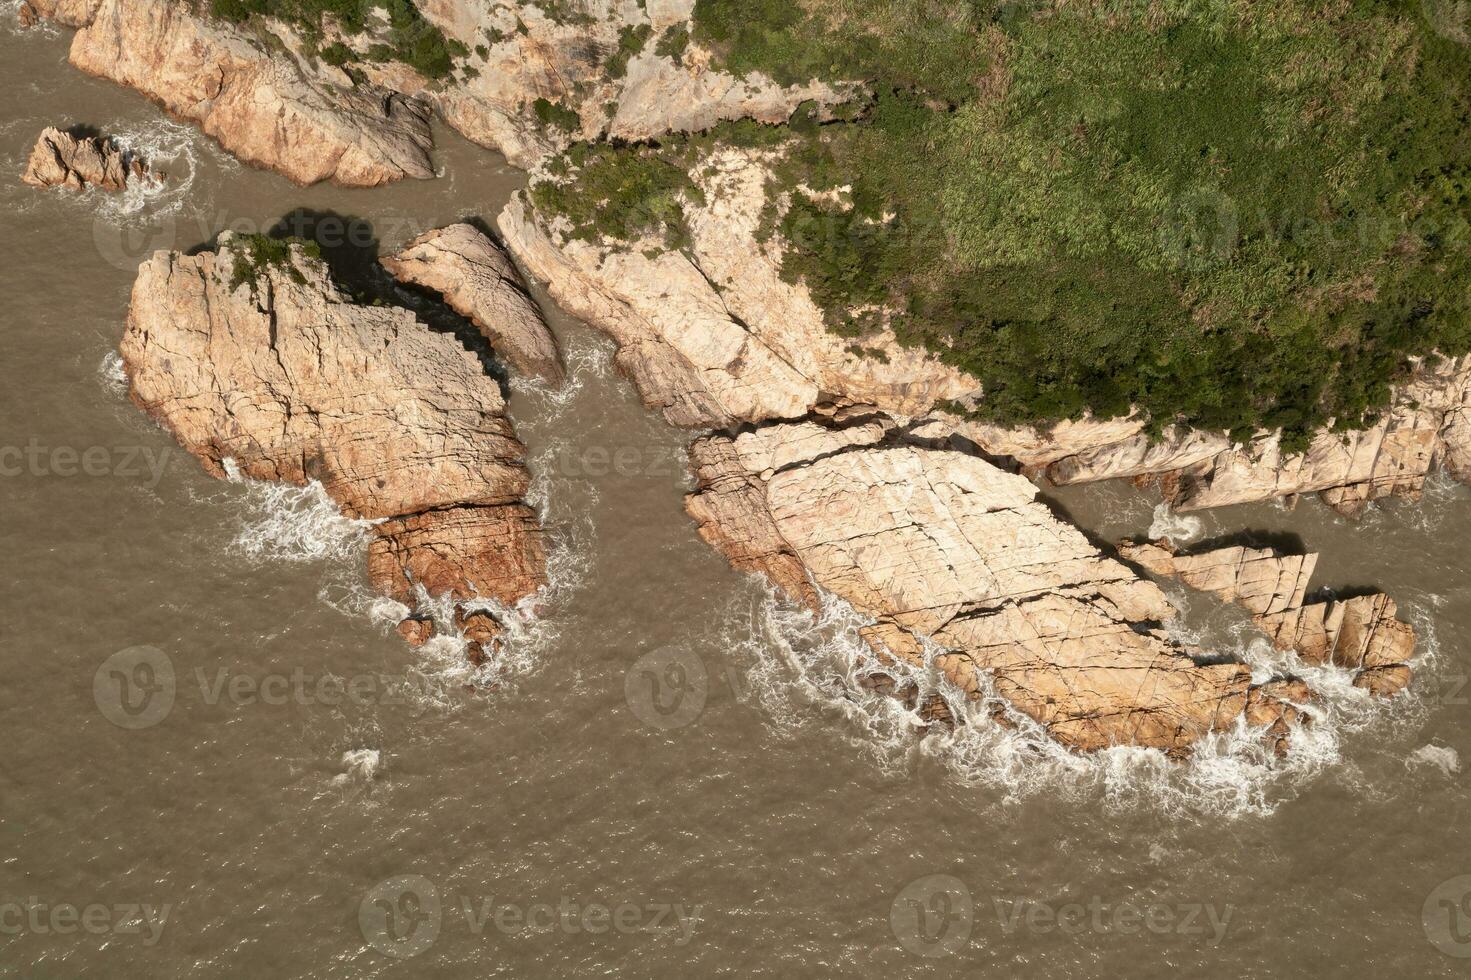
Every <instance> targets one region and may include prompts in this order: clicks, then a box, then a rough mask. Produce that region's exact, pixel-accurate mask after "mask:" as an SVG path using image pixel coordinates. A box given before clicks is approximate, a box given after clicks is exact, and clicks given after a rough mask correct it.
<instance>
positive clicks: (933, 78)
mask: <svg viewBox="0 0 1471 980" xmlns="http://www.w3.org/2000/svg"><path fill="white" fill-rule="evenodd" d="M1425 9H1426V8H1425V7H1424V5H1422V4H1421V3H1420V2H1418V0H1342V2H1340V3H1334V4H1323V3H1316V2H1310V0H1278V2H1276V3H1272V4H1261V3H1256V2H1250V0H1151V2H1144V0H1091V2H1084V3H1079V2H1076V0H1072V2H1069V3H1060V2H1046V0H1035V2H1030V3H1018V2H1012V3H998V2H990V0H969V2H966V0H957V2H953V3H946V4H939V3H936V2H934V0H800V2H797V3H792V2H789V0H739V2H737V0H698V2H697V4H696V8H695V18H694V37H695V38H696V39H697V40H698V41H700V43H702V44H704V45H706V46H709V47H711V48H713V49H714V50H715V51H716V52H717V54H718V55H719V56H720V58H722V59H723V61H724V63H725V64H726V66H728V67H729V68H730V69H731V70H734V71H736V72H739V73H749V72H752V71H761V72H765V73H767V74H769V75H771V76H772V77H775V78H777V79H779V80H781V81H783V82H800V81H808V80H811V79H813V78H817V79H823V80H841V79H857V80H862V81H863V82H865V83H866V85H867V88H868V90H869V91H870V92H871V93H872V98H871V99H870V100H869V102H868V104H867V105H866V106H865V107H864V108H863V110H862V113H861V115H860V116H858V117H857V118H853V119H851V120H849V121H846V122H839V123H836V124H829V125H822V126H819V125H817V123H816V120H815V118H814V116H813V114H812V113H811V112H810V111H803V112H801V113H799V114H798V116H797V117H794V119H793V121H792V124H791V125H790V126H788V127H785V128H780V129H775V130H770V129H767V128H765V127H755V128H754V129H753V128H751V127H745V128H741V127H722V128H721V129H720V130H718V131H716V132H715V133H711V134H707V135H706V136H703V137H698V138H693V139H676V140H670V141H666V142H665V143H664V144H663V145H662V146H658V147H625V148H620V149H614V148H610V147H601V148H598V149H596V150H593V149H588V148H581V149H580V150H579V152H580V153H581V155H582V157H583V160H584V161H585V163H586V164H587V165H585V166H578V165H576V163H575V161H573V160H572V159H571V158H570V156H569V159H568V160H566V161H564V162H563V164H562V166H563V167H564V173H565V174H566V176H565V177H563V178H562V180H563V181H565V182H566V184H565V186H557V187H556V189H555V190H552V189H550V188H549V187H548V185H545V184H544V185H539V186H538V188H537V189H536V190H535V191H534V192H533V196H534V197H535V198H537V203H538V206H543V207H546V208H547V209H549V210H551V211H553V212H555V213H561V214H564V215H567V216H568V217H569V218H570V220H572V222H573V224H574V226H575V227H577V228H578V229H579V233H581V234H584V235H590V236H596V235H600V234H601V235H604V236H606V237H613V238H616V237H619V236H618V234H617V232H618V229H619V228H627V227H635V228H645V227H647V221H648V219H649V218H650V216H652V215H663V216H666V217H667V218H668V219H669V221H670V231H669V241H670V242H672V243H679V242H680V241H682V240H683V238H682V233H681V230H680V229H681V228H682V222H683V212H682V211H681V210H679V209H678V208H677V207H671V206H670V205H669V202H671V201H673V202H677V201H678V200H680V199H681V196H683V199H685V200H689V199H691V195H692V194H693V193H695V191H694V188H693V185H692V183H689V182H688V181H687V179H686V180H685V181H681V180H680V179H679V178H680V176H682V175H683V174H686V173H689V172H695V168H696V167H698V165H699V163H698V156H699V153H700V152H701V148H702V146H705V145H708V143H709V142H710V141H712V140H730V141H735V142H740V141H741V140H746V141H748V142H750V141H753V140H754V141H756V142H757V143H759V144H760V145H766V146H774V145H781V146H783V147H784V148H785V156H784V160H783V162H782V163H781V164H780V165H779V166H778V168H777V173H776V177H775V179H774V181H773V187H772V190H773V191H774V192H777V193H773V194H771V199H772V205H771V211H770V213H769V214H768V215H767V218H766V221H765V228H766V229H768V230H769V232H770V233H772V234H779V235H780V238H781V240H782V242H783V243H784V260H783V274H784V275H785V276H786V277H787V278H788V279H789V280H790V281H793V282H796V281H801V282H804V283H805V284H806V285H807V287H808V288H809V289H810V291H811V292H812V294H813V297H814V299H815V300H816V301H817V302H818V303H819V304H820V306H821V307H822V308H823V309H824V311H825V312H826V316H827V319H828V322H829V325H830V326H831V328H832V329H833V330H834V331H836V332H837V333H839V334H841V335H844V336H847V337H851V338H853V340H854V341H855V346H856V347H858V348H865V345H864V344H863V343H862V340H863V339H864V338H865V337H867V336H870V335H871V334H872V332H873V331H874V330H875V329H877V328H879V327H880V326H888V327H891V328H892V329H893V330H894V331H895V332H896V333H897V334H898V336H899V337H900V338H901V340H904V341H905V342H907V343H912V344H923V345H925V346H926V347H928V348H930V349H932V350H934V351H936V352H938V353H939V354H940V355H941V356H942V357H943V358H944V359H945V360H947V361H948V362H950V363H952V364H954V365H956V366H958V367H961V368H963V369H964V370H966V371H968V372H970V373H971V374H972V375H974V376H975V377H976V378H977V379H978V380H979V381H980V382H981V383H982V385H983V386H984V389H985V398H984V401H983V403H982V405H981V406H980V408H979V409H978V414H981V415H984V416H985V417H987V418H989V419H993V420H996V421H1000V422H1006V423H1014V422H1047V421H1052V420H1057V419H1062V418H1071V417H1077V416H1078V415H1080V414H1081V413H1083V412H1085V411H1088V410H1091V411H1093V412H1095V413H1098V414H1104V415H1112V414H1121V413H1125V412H1127V411H1128V410H1129V408H1130V407H1131V406H1136V407H1138V408H1140V409H1142V410H1143V411H1144V412H1146V413H1148V415H1149V417H1150V418H1151V420H1152V423H1153V424H1154V426H1156V427H1158V426H1162V425H1165V424H1169V423H1173V422H1182V423H1185V424H1188V425H1192V426H1197V427H1203V428H1210V429H1226V430H1230V431H1232V432H1233V433H1234V434H1236V435H1237V436H1238V437H1242V436H1245V435H1247V434H1249V433H1250V432H1251V431H1252V430H1254V429H1256V428H1258V427H1278V426H1280V427H1282V428H1284V430H1285V431H1286V432H1287V435H1288V442H1289V445H1290V446H1301V445H1302V444H1303V443H1304V442H1305V438H1306V434H1307V433H1308V432H1309V431H1311V430H1312V429H1313V428H1315V427H1317V426H1319V425H1322V424H1324V423H1326V422H1327V421H1329V420H1336V421H1337V424H1338V426H1339V427H1340V428H1347V427H1351V426H1355V425H1358V424H1361V423H1362V422H1364V421H1365V420H1366V419H1369V418H1372V416H1373V413H1374V411H1375V410H1376V409H1379V408H1381V407H1382V406H1383V405H1384V404H1385V402H1386V399H1387V397H1388V391H1389V386H1390V384H1391V383H1392V382H1394V381H1395V380H1396V379H1397V378H1399V377H1401V376H1402V374H1403V371H1404V370H1405V365H1406V362H1407V358H1408V357H1410V356H1412V355H1417V354H1425V353H1428V352H1430V351H1432V350H1439V351H1440V352H1442V353H1444V354H1447V355H1456V354H1461V353H1465V352H1467V351H1468V350H1471V45H1468V44H1467V43H1464V42H1463V41H1462V40H1460V39H1458V38H1457V37H1456V36H1455V33H1454V32H1453V31H1447V30H1445V29H1444V25H1441V24H1432V23H1430V22H1429V21H1427V20H1426V19H1425V14H1424V10H1425ZM574 149H577V148H574ZM661 165H662V167H663V168H665V169H660V168H661ZM666 171H670V172H666ZM672 171H678V174H675V173H673V172H672ZM799 184H800V185H802V186H805V187H807V188H810V189H811V190H813V191H814V192H817V193H816V194H814V195H813V196H811V197H809V196H807V195H804V194H802V193H792V194H789V195H788V194H783V193H779V192H783V191H789V190H791V189H793V188H795V187H797V186H798V185H799ZM840 190H841V191H842V192H841V193H835V192H838V191H840ZM588 198H592V199H593V200H594V201H595V203H593V204H589V203H588V201H587V199H588ZM648 198H652V199H653V200H654V201H656V202H658V203H659V204H660V206H659V207H655V208H653V209H649V208H647V207H645V206H644V205H645V201H646V199H648ZM786 199H790V205H789V206H788V207H786V208H785V209H778V207H777V202H778V201H781V200H786ZM625 208H626V209H629V213H630V214H635V215H638V216H639V217H637V218H635V219H634V220H633V221H632V223H631V224H630V223H629V222H628V221H625V220H623V218H622V217H620V212H621V211H622V209H625ZM623 237H624V240H627V236H626V235H625V236H623Z"/></svg>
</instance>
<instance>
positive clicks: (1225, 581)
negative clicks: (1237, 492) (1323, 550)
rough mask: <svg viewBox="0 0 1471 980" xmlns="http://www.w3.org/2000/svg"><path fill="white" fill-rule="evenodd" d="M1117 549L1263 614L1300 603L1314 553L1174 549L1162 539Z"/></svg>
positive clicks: (1314, 561) (1315, 559)
mask: <svg viewBox="0 0 1471 980" xmlns="http://www.w3.org/2000/svg"><path fill="white" fill-rule="evenodd" d="M1119 554H1120V555H1121V556H1122V557H1124V558H1126V559H1128V560H1129V561H1133V562H1137V563H1138V564H1139V565H1141V566H1143V567H1144V568H1145V569H1146V570H1147V571H1150V572H1153V573H1155V574H1156V575H1168V576H1173V577H1177V578H1179V579H1180V580H1181V581H1182V582H1184V583H1185V584H1186V585H1188V586H1190V587H1191V588H1192V589H1199V590H1200V591H1202V592H1211V593H1214V594H1215V595H1216V596H1217V597H1218V598H1219V599H1221V600H1222V601H1223V602H1235V603H1237V604H1238V605H1241V606H1245V607H1246V608H1247V609H1248V610H1250V611H1251V612H1252V613H1253V614H1255V615H1258V616H1261V615H1267V614H1272V613H1280V612H1283V611H1285V610H1288V609H1296V608H1298V607H1300V606H1301V605H1302V603H1303V596H1304V595H1305V594H1306V592H1307V587H1308V579H1310V578H1311V577H1312V575H1313V569H1314V568H1315V567H1317V564H1318V556H1317V555H1315V554H1312V555H1279V554H1277V552H1275V551H1273V550H1271V549H1270V548H1243V547H1231V548H1218V549H1217V550H1215V551H1207V552H1205V553H1204V554H1199V555H1177V554H1175V553H1174V552H1173V551H1172V550H1171V549H1170V548H1169V547H1168V546H1167V544H1166V545H1160V544H1147V543H1146V544H1133V543H1131V542H1125V543H1123V544H1121V545H1119Z"/></svg>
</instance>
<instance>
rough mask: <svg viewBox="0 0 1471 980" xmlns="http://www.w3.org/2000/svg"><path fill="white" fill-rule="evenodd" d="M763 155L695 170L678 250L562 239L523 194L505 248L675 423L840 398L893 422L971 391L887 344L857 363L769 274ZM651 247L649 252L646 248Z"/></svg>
mask: <svg viewBox="0 0 1471 980" xmlns="http://www.w3.org/2000/svg"><path fill="white" fill-rule="evenodd" d="M769 163H770V156H769V154H765V153H761V152H756V151H742V150H721V151H718V152H716V153H715V154H714V155H713V156H712V157H711V159H710V160H708V161H706V162H705V163H704V164H702V165H701V166H700V167H699V168H697V170H696V173H695V175H694V176H695V178H696V180H697V183H698V184H699V185H700V187H701V190H702V191H703V193H704V198H705V200H704V202H703V203H700V202H694V201H690V202H686V203H685V213H686V215H687V217H688V221H689V225H690V231H691V238H692V243H691V247H690V248H689V249H688V250H687V251H680V252H665V253H663V254H659V255H656V256H653V257H651V256H649V255H645V254H644V243H639V244H635V245H633V246H623V247H618V248H610V247H608V246H598V245H594V244H591V243H588V242H582V241H576V240H565V239H564V238H563V236H562V235H561V233H560V232H559V231H558V230H557V228H555V227H549V226H548V225H547V224H546V223H545V221H543V220H542V219H540V218H538V217H537V216H536V215H534V214H532V213H531V212H530V210H529V209H528V206H527V204H526V202H525V201H524V200H522V199H521V198H519V197H518V198H515V199H513V200H512V201H511V202H510V203H509V204H508V205H507V206H506V208H505V210H504V211H503V212H502V213H501V215H500V218H499V219H498V226H499V228H500V231H501V235H502V237H503V238H504V240H505V242H506V244H507V246H508V247H509V248H510V249H511V250H512V251H513V252H515V254H516V256H517V258H518V259H520V260H521V262H522V263H523V264H524V265H525V266H526V267H527V268H528V269H529V270H530V271H531V273H532V274H533V275H535V276H537V277H538V278H540V279H542V280H544V281H546V282H547V284H548V289H549V290H550V292H551V294H552V296H553V298H555V299H556V300H557V302H558V303H559V304H560V305H561V306H562V307H563V308H564V309H566V310H568V311H569V312H571V313H573V314H574V315H576V316H579V317H581V318H583V319H585V320H587V321H589V322H590V323H592V324H593V325H594V326H596V327H598V328H599V329H601V330H603V331H605V332H606V333H608V334H609V335H610V336H612V337H613V339H614V340H615V341H617V343H618V345H619V348H620V349H619V352H618V356H617V361H618V364H619V366H620V367H621V368H622V369H623V370H624V371H625V372H626V373H627V374H629V375H630V376H631V377H632V378H633V380H634V382H635V383H636V384H637V385H638V387H639V390H640V393H641V394H642V395H643V397H644V401H645V402H646V403H647V404H648V405H650V406H651V407H654V408H658V409H660V410H662V411H663V412H664V414H665V416H666V417H667V418H668V419H669V420H670V421H671V422H673V423H674V424H676V425H689V426H711V427H722V428H724V427H731V426H734V425H736V424H738V423H742V422H761V421H765V420H768V419H797V418H801V417H803V416H805V415H807V414H808V413H809V412H811V411H812V410H813V409H814V408H815V407H816V406H817V405H818V404H819V403H821V402H823V401H824V400H828V399H829V398H830V396H831V395H833V394H838V395H840V396H842V399H843V400H844V401H845V402H847V403H853V404H856V403H863V404H868V405H872V406H874V407H875V408H876V409H877V410H880V411H883V412H887V413H890V414H893V415H900V416H912V415H917V414H921V413H923V412H925V411H927V410H929V409H930V408H931V407H932V406H933V405H934V403H935V402H936V401H937V400H940V399H948V398H961V397H963V396H965V395H967V394H970V393H973V392H974V391H975V390H976V385H975V382H974V381H973V380H972V379H969V378H967V377H965V376H964V375H962V374H961V373H960V372H959V371H957V370H955V369H953V368H950V367H948V366H945V365H943V364H941V363H940V362H939V361H938V360H937V359H935V358H933V357H931V356H929V355H927V354H925V353H924V352H922V351H918V350H915V349H912V348H906V347H903V346H902V345H900V344H899V343H898V341H897V340H896V339H895V338H894V337H892V336H891V335H887V334H886V335H879V336H875V337H872V338H865V340H864V346H865V347H867V348H868V349H870V350H874V351H880V352H882V355H883V356H882V357H865V356H862V355H860V354H857V353H855V352H853V351H852V350H850V347H851V346H852V342H851V341H850V340H847V339H845V338H842V337H839V336H837V335H836V334H833V333H832V332H830V331H829V330H828V329H827V328H826V326H825V325H824V324H823V320H822V315H821V311H820V310H819V309H818V308H817V307H816V305H815V304H814V303H813V302H812V300H811V298H810V297H809V296H808V295H807V292H806V291H805V290H804V289H801V288H798V287H794V286H792V285H791V284H789V283H787V282H785V281H784V280H783V279H782V278H781V262H780V250H779V245H778V244H777V243H774V242H773V243H768V244H766V245H759V244H757V243H756V230H757V226H758V224H759V223H760V220H761V213H762V210H763V208H764V207H765V201H766V183H767V179H768V177H769V175H770V170H769ZM647 244H652V243H647Z"/></svg>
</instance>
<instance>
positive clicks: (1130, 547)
mask: <svg viewBox="0 0 1471 980" xmlns="http://www.w3.org/2000/svg"><path fill="white" fill-rule="evenodd" d="M1119 554H1120V555H1122V556H1123V557H1124V558H1126V559H1128V560H1130V561H1134V562H1137V563H1138V564H1140V565H1141V566H1143V567H1144V568H1145V569H1147V570H1149V571H1151V572H1153V573H1155V574H1156V575H1165V576H1173V577H1178V578H1179V579H1180V581H1182V582H1184V583H1185V584H1186V585H1188V586H1190V587H1191V588H1194V589H1200V590H1201V591H1204V592H1210V593H1212V594H1214V595H1215V596H1217V597H1218V598H1220V599H1222V600H1224V601H1226V602H1235V603H1237V604H1238V605H1241V606H1244V607H1245V608H1246V609H1248V610H1249V611H1250V612H1251V613H1252V614H1253V621H1254V622H1255V623H1256V624H1257V626H1258V627H1260V628H1261V629H1262V631H1263V632H1265V633H1266V634H1267V636H1268V637H1270V638H1271V640H1272V644H1273V645H1274V646H1275V647H1277V649H1279V650H1295V651H1296V652H1297V655H1298V656H1299V657H1301V658H1302V659H1303V660H1304V661H1305V662H1307V663H1309V664H1313V665H1316V666H1322V665H1327V664H1332V665H1333V666H1335V667H1342V668H1344V669H1345V670H1350V671H1353V672H1354V685H1355V686H1356V687H1361V688H1364V689H1365V690H1367V691H1369V692H1370V693H1371V694H1373V695H1375V696H1376V697H1390V696H1392V695H1394V694H1397V693H1399V692H1400V691H1401V690H1403V689H1404V688H1405V687H1406V685H1408V684H1409V682H1410V676H1411V670H1410V668H1409V667H1408V666H1407V664H1406V662H1407V661H1408V660H1409V659H1410V657H1411V655H1412V654H1413V653H1414V652H1415V629H1414V627H1413V626H1411V625H1410V624H1409V623H1406V622H1403V621H1402V620H1400V619H1397V618H1396V613H1397V608H1396V606H1395V603H1394V600H1393V599H1391V598H1390V597H1389V596H1387V595H1384V594H1383V593H1374V594H1372V595H1361V596H1354V597H1353V598H1350V599H1343V600H1338V599H1325V600H1321V601H1317V602H1305V601H1304V595H1305V593H1306V591H1307V585H1308V579H1309V578H1310V577H1311V576H1312V574H1313V569H1314V568H1316V567H1317V563H1318V556H1317V555H1316V554H1308V555H1282V554H1279V553H1277V552H1276V551H1274V550H1272V549H1270V548H1243V547H1230V548H1218V549H1215V550H1213V551H1207V552H1203V553H1200V554H1193V555H1177V554H1175V551H1174V548H1173V547H1171V546H1170V544H1169V542H1168V541H1159V542H1153V543H1135V542H1127V541H1126V542H1124V543H1122V544H1120V545H1119Z"/></svg>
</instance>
